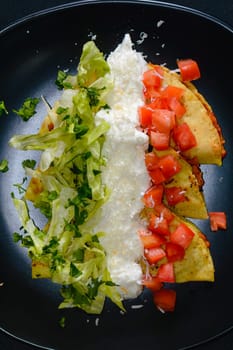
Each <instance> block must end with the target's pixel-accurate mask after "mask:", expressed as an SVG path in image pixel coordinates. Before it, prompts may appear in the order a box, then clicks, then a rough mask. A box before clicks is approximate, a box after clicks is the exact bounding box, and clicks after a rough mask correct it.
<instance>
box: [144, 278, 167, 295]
mask: <svg viewBox="0 0 233 350" xmlns="http://www.w3.org/2000/svg"><path fill="white" fill-rule="evenodd" d="M142 284H143V286H144V287H146V288H148V289H150V290H151V291H152V292H157V291H158V290H160V289H161V288H162V287H163V283H162V282H161V281H160V280H159V279H158V277H156V276H144V277H143V279H142Z"/></svg>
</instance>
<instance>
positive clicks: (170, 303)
mask: <svg viewBox="0 0 233 350" xmlns="http://www.w3.org/2000/svg"><path fill="white" fill-rule="evenodd" d="M153 301H154V304H155V305H156V306H157V308H158V309H159V310H160V311H162V312H171V311H174V310H175V305H176V291H175V290H173V289H165V288H164V289H160V290H158V291H157V292H155V293H154V296H153Z"/></svg>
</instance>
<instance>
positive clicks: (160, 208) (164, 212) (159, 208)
mask: <svg viewBox="0 0 233 350" xmlns="http://www.w3.org/2000/svg"><path fill="white" fill-rule="evenodd" d="M155 212H156V214H157V215H158V216H161V217H163V218H164V219H166V220H167V222H168V224H170V223H171V222H172V220H173V219H174V217H175V216H174V214H173V213H172V211H171V210H170V209H168V208H167V207H166V206H165V205H164V204H163V203H162V204H159V205H156V207H155Z"/></svg>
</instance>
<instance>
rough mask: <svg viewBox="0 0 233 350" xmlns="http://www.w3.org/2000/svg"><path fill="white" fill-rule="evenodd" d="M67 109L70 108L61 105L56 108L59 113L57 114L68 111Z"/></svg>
mask: <svg viewBox="0 0 233 350" xmlns="http://www.w3.org/2000/svg"><path fill="white" fill-rule="evenodd" d="M67 111H68V108H64V107H61V106H59V107H58V108H57V110H56V113H57V114H63V113H65V112H67Z"/></svg>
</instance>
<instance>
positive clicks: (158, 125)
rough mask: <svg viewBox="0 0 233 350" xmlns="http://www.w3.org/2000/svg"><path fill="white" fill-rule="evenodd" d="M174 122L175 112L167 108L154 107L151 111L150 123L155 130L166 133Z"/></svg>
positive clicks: (172, 126)
mask: <svg viewBox="0 0 233 350" xmlns="http://www.w3.org/2000/svg"><path fill="white" fill-rule="evenodd" d="M175 124H176V119H175V113H174V112H173V111H169V110H168V109H155V110H154V111H153V113H152V125H153V126H154V127H155V129H156V131H158V132H161V133H165V134H168V135H169V133H170V131H171V130H172V129H173V128H174V126H175Z"/></svg>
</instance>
